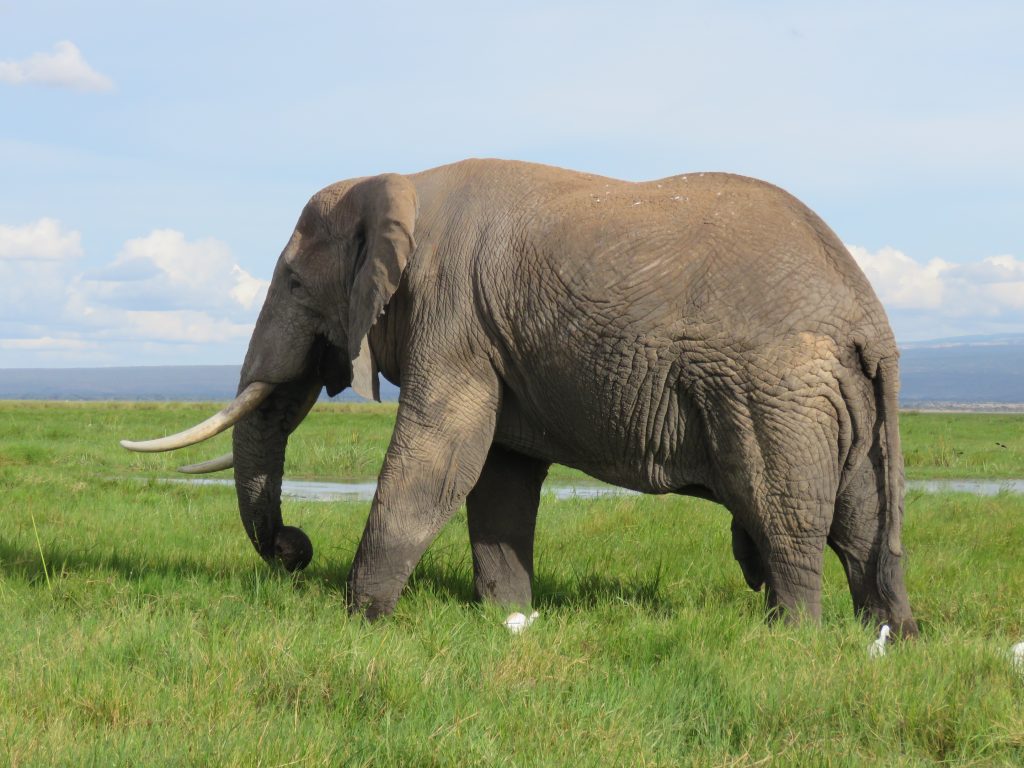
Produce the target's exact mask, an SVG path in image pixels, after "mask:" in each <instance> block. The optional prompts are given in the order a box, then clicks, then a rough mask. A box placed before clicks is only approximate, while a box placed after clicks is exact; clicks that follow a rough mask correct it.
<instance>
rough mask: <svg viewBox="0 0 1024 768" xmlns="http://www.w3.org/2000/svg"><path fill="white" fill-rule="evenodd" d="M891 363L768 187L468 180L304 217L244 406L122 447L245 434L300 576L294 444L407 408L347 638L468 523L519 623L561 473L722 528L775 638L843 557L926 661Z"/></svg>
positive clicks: (511, 176)
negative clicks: (348, 420) (689, 499)
mask: <svg viewBox="0 0 1024 768" xmlns="http://www.w3.org/2000/svg"><path fill="white" fill-rule="evenodd" d="M898 354H899V353H898V349H897V346H896V343H895V339H894V336H893V333H892V330H891V328H890V326H889V323H888V320H887V318H886V315H885V311H884V310H883V308H882V306H881V304H880V302H879V300H878V298H877V297H876V295H875V293H874V292H873V290H872V288H871V286H870V284H869V283H868V281H867V279H866V278H865V276H864V274H863V273H862V272H861V270H860V269H859V267H858V266H857V264H856V262H855V261H854V260H853V258H852V257H851V255H850V254H849V252H848V251H847V250H846V248H845V247H844V246H843V244H842V243H841V242H840V240H839V239H838V237H837V236H836V235H835V234H834V233H833V232H832V231H831V230H830V229H829V228H828V227H827V226H826V224H825V223H824V222H823V221H822V220H821V219H820V218H819V217H818V216H817V215H815V214H814V213H813V212H812V211H811V210H809V209H808V208H807V207H806V206H804V205H803V204H802V203H801V202H799V201H798V200H797V199H795V198H794V197H793V196H791V195H790V194H788V193H787V192H785V191H783V190H781V189H779V188H778V187H775V186H773V185H771V184H768V183H766V182H763V181H759V180H756V179H752V178H748V177H744V176H739V175H733V174H725V173H690V174H685V175H679V176H673V177H669V178H664V179H661V180H659V181H652V182H643V183H636V182H626V181H619V180H616V179H612V178H606V177H602V176H598V175H593V174H588V173H581V172H576V171H571V170H566V169H560V168H554V167H549V166H544V165H539V164H532V163H526V162H519V161H510V160H488V159H470V160H465V161H461V162H457V163H453V164H450V165H445V166H442V167H438V168H434V169H430V170H426V171H422V172H419V173H413V174H408V175H401V174H394V173H388V174H382V175H379V176H370V177H363V178H357V179H351V180H348V181H342V182H339V183H336V184H332V185H330V186H328V187H326V188H324V189H322V190H320V191H319V192H317V193H316V194H314V195H313V196H312V198H310V200H309V201H308V203H307V204H306V205H305V207H304V208H303V210H302V212H301V215H300V216H299V219H298V222H297V224H296V226H295V229H294V231H293V232H292V234H291V237H290V239H289V240H288V242H287V244H286V245H285V247H284V250H283V252H282V253H281V255H280V257H279V259H278V261H277V265H276V267H275V269H274V273H273V278H272V280H271V283H270V286H269V289H268V292H267V296H266V300H265V303H264V304H263V308H262V310H261V312H260V314H259V317H258V319H257V321H256V324H255V328H254V331H253V334H252V338H251V340H250V343H249V347H248V352H247V353H246V356H245V362H244V364H243V366H242V369H241V376H240V381H239V387H238V396H237V398H236V400H235V401H234V402H233V403H232V404H230V405H229V406H227V407H226V408H225V409H224V410H223V411H221V412H220V413H218V414H217V415H215V416H213V417H211V418H210V419H208V420H207V421H206V422H203V423H202V424H200V425H198V426H196V427H193V428H191V429H189V430H185V431H184V432H181V433H178V434H177V435H172V436H170V437H166V438H160V439H157V440H152V441H145V442H141V443H135V442H130V441H123V444H124V445H125V446H126V447H128V448H132V449H134V450H170V449H176V448H180V447H183V446H185V445H191V444H194V443H196V442H199V441H200V440H203V439H206V438H207V437H210V436H211V435H213V434H216V433H217V432H219V431H221V430H224V429H227V428H228V427H232V426H233V428H234V432H233V442H232V446H233V459H230V460H229V461H226V462H225V461H224V460H219V461H220V463H219V464H217V462H216V461H215V462H214V463H213V464H212V465H211V467H219V466H225V465H227V464H230V463H231V461H233V463H234V468H235V469H234V471H235V487H236V490H237V496H238V505H239V510H240V513H241V518H242V522H243V524H244V527H245V530H246V532H247V534H248V535H249V538H250V539H251V541H252V544H253V546H254V547H255V548H256V551H257V552H258V553H259V554H260V555H261V556H262V557H263V558H264V559H265V560H267V561H268V562H274V561H277V562H280V563H282V564H283V565H284V566H285V567H286V568H288V569H290V570H291V569H298V568H303V567H305V565H306V564H307V563H308V562H309V560H310V558H311V556H312V545H311V544H310V542H309V539H308V538H307V537H306V536H305V534H304V533H302V532H301V531H300V530H299V529H297V528H294V527H291V526H286V525H284V523H283V520H282V516H281V500H280V493H281V479H282V473H283V464H284V456H285V449H286V444H287V441H288V436H289V434H290V433H291V432H292V431H293V430H294V429H295V428H296V427H297V426H298V425H299V423H300V422H301V421H302V419H303V418H304V417H305V415H306V414H307V413H308V411H309V410H310V408H311V407H312V406H313V404H314V402H315V401H316V399H317V397H318V395H319V393H320V392H321V390H323V389H326V391H327V393H328V394H329V395H332V396H333V395H335V394H337V393H339V392H341V391H342V390H343V389H345V388H347V387H351V388H352V389H353V390H355V391H356V392H357V393H359V394H361V395H363V396H364V397H367V398H377V397H379V392H378V381H379V379H378V376H379V375H383V376H384V377H386V378H387V379H388V380H389V381H390V382H392V383H394V384H396V385H398V386H399V387H400V396H399V404H398V410H397V415H396V421H395V426H394V432H393V435H392V438H391V442H390V445H389V447H388V449H387V453H386V456H385V458H384V461H383V465H382V467H381V470H380V475H379V479H378V486H377V490H376V493H375V495H374V498H373V501H372V504H371V508H370V513H369V517H368V519H367V522H366V526H365V530H364V532H363V536H362V539H361V541H360V543H359V546H358V549H357V552H356V554H355V558H354V560H353V563H352V567H351V571H350V574H349V577H348V584H347V587H348V601H349V609H350V611H351V612H353V613H356V614H362V615H364V616H365V617H367V618H369V619H374V618H377V617H378V616H383V615H386V614H389V613H390V612H392V611H393V609H394V607H395V605H396V602H397V600H398V598H399V595H400V593H401V591H402V589H403V587H404V585H405V584H406V581H407V579H408V578H409V576H410V574H411V572H412V570H413V568H414V567H415V566H416V564H417V562H418V561H419V560H420V558H421V556H422V554H423V553H424V551H425V550H426V548H427V547H428V546H429V544H430V543H431V541H432V540H433V539H434V537H435V536H436V535H437V533H438V532H439V530H440V529H441V528H442V526H443V525H444V524H445V523H446V522H447V521H448V520H449V519H450V518H451V516H452V515H453V513H454V512H455V511H456V510H457V509H458V508H460V506H461V505H462V504H463V502H465V505H466V514H467V518H468V527H469V536H470V543H471V547H472V558H473V580H474V588H475V592H476V594H477V596H478V597H479V598H481V599H486V600H493V601H497V602H498V603H501V604H509V605H522V606H529V605H530V604H531V602H532V591H531V590H532V585H531V581H532V575H533V544H534V530H535V523H536V517H537V509H538V504H539V499H540V494H541V486H542V483H543V482H544V479H545V476H546V474H547V471H548V467H549V466H550V465H551V463H553V462H558V463H561V464H564V465H568V466H570V467H575V468H578V469H580V470H582V471H583V472H585V473H587V474H589V475H591V476H593V477H595V478H597V479H599V480H602V481H605V482H607V483H611V484H614V485H618V486H623V487H626V488H629V489H633V490H636V491H641V492H646V493H654V494H668V493H673V494H683V495H691V496H697V497H702V498H707V499H711V500H714V501H716V502H718V503H720V504H721V505H723V506H724V507H725V508H726V509H727V510H728V511H729V512H730V513H731V516H732V538H733V554H734V556H735V558H736V559H737V560H738V562H739V565H740V567H741V569H742V572H743V576H744V578H745V580H746V582H747V583H748V584H749V586H750V587H751V588H752V589H755V590H760V589H761V588H762V587H764V592H765V602H766V610H767V612H768V615H769V616H770V617H774V616H782V617H783V618H785V619H788V620H798V619H800V618H807V619H810V620H812V621H819V620H820V616H821V582H822V569H823V559H824V551H825V546H826V544H827V545H829V546H830V547H831V548H832V549H833V550H834V551H835V552H836V553H837V555H838V557H839V559H840V561H841V563H842V565H843V568H844V570H845V573H846V578H847V581H848V585H849V589H850V592H851V595H852V598H853V606H854V609H855V611H856V612H857V613H858V614H859V615H860V616H861V617H862V619H863V620H864V621H866V622H871V621H874V622H877V623H879V624H881V623H887V624H889V625H890V626H892V628H893V629H894V630H895V631H897V632H900V633H902V634H905V635H913V634H916V633H917V625H916V623H915V620H914V618H913V615H912V613H911V609H910V604H909V599H908V596H907V590H906V587H905V584H904V576H903V568H902V557H903V547H902V542H901V535H902V534H901V531H902V522H903V487H904V477H903V459H902V454H901V451H900V438H899V427H898V400H897V395H898V386H899V384H898V381H899V368H898ZM202 469H203V468H202V465H200V467H199V470H198V471H202Z"/></svg>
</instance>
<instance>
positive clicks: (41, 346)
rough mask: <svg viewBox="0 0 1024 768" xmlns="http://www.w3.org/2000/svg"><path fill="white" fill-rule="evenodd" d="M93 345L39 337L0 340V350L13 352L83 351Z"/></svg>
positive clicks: (93, 344) (72, 339)
mask: <svg viewBox="0 0 1024 768" xmlns="http://www.w3.org/2000/svg"><path fill="white" fill-rule="evenodd" d="M95 347H96V344H95V343H90V342H88V341H82V340H81V339H75V338H54V337H53V336H41V337H39V338H35V339H0V349H15V350H26V349H27V350H33V351H34V350H62V349H66V350H76V351H78V350H85V349H94V348H95Z"/></svg>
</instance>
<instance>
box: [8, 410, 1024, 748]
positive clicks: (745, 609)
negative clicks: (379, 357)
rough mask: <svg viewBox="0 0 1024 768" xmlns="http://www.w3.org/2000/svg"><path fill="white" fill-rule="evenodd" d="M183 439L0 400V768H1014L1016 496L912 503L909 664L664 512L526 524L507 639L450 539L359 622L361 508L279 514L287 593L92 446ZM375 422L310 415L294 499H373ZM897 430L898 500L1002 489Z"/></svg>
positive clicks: (223, 492)
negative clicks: (973, 482)
mask: <svg viewBox="0 0 1024 768" xmlns="http://www.w3.org/2000/svg"><path fill="white" fill-rule="evenodd" d="M207 412H208V409H207V408H206V407H204V406H193V405H185V406H182V405H130V406H129V405H117V404H114V405H106V404H83V405H64V404H23V403H0V488H2V491H3V494H2V499H3V502H2V503H3V510H2V513H0V519H2V520H3V523H4V525H3V526H2V527H0V616H2V620H3V625H2V629H0V638H2V642H0V764H3V765H11V766H25V765H76V766H77V765H97V766H112V765H147V766H149V765H157V766H159V765H168V766H171V765H174V766H177V765H196V766H207V765H239V766H243V765H245V766H247V765H261V766H285V765H297V766H304V765H324V766H333V765H453V766H454V765H459V766H463V765H486V766H492V765H510V766H511V765H516V766H531V765H574V766H575V765H582V766H590V765H595V766H596V765H602V766H603V765H665V766H674V765H695V766H697V765H700V766H704V765H721V766H743V765H750V766H752V765H769V764H770V765H850V766H854V765H864V764H870V763H874V764H882V765H933V764H935V763H942V764H948V765H1010V764H1024V677H1022V676H1020V675H1018V674H1017V673H1015V672H1014V670H1013V669H1012V667H1011V665H1010V663H1009V658H1008V651H1009V647H1010V645H1011V644H1013V643H1015V642H1017V641H1020V640H1024V603H1022V602H1021V598H1022V596H1024V568H1021V556H1020V552H1021V551H1022V550H1024V497H1022V496H1015V495H1011V494H1001V495H998V496H995V497H989V498H974V497H970V496H966V495H953V494H948V495H927V494H920V493H916V492H915V493H912V494H910V495H909V496H908V501H907V523H906V530H905V542H906V546H907V549H908V552H909V555H908V563H907V578H908V583H909V589H910V593H911V599H912V602H913V604H914V608H915V611H916V613H917V616H918V618H919V620H920V622H921V627H922V637H921V638H920V639H919V640H918V641H916V642H912V643H903V644H900V645H898V646H895V647H893V648H892V650H891V651H890V653H889V654H888V655H886V656H885V657H884V658H882V659H876V660H870V659H868V657H867V653H866V647H867V645H868V643H869V642H870V641H871V639H872V635H871V633H870V632H869V631H868V630H866V629H864V628H862V627H861V626H860V625H859V623H858V622H856V621H855V620H854V619H853V617H852V616H851V615H850V614H851V609H850V599H849V596H848V592H847V589H846V586H845V582H844V579H843V576H842V573H841V569H840V567H839V564H838V561H837V560H836V559H835V557H834V556H832V555H831V554H830V555H829V556H828V561H827V570H826V576H825V602H824V613H825V616H824V620H823V623H822V626H820V627H806V626H803V627H796V628H793V627H785V626H767V625H765V624H764V622H763V620H762V598H761V596H760V595H759V594H755V593H753V592H750V591H749V590H748V589H747V588H746V587H745V585H744V583H743V580H742V577H741V575H740V571H739V568H738V567H737V566H736V564H735V563H734V562H733V561H732V558H731V555H730V547H729V536H728V529H729V527H728V516H727V515H726V513H725V512H724V511H723V510H722V509H721V508H720V507H717V506H715V505H713V504H710V503H707V502H702V501H697V500H691V499H685V498H672V497H616V498H605V499H596V500H579V499H573V500H567V501H557V500H555V499H554V498H553V497H550V496H549V497H546V498H545V499H544V502H543V504H542V509H541V515H540V522H539V526H538V542H537V565H538V575H537V579H536V600H535V605H536V607H537V608H538V609H539V610H540V612H541V618H540V619H539V620H538V622H537V623H536V624H535V625H534V626H533V627H531V628H530V629H529V630H528V631H527V632H525V633H524V634H523V635H520V636H512V635H509V634H508V632H507V631H506V630H505V629H504V628H503V627H502V626H501V621H502V619H503V618H504V615H503V613H502V612H500V611H498V610H497V609H496V608H493V607H491V606H480V605H476V604H473V603H472V602H471V588H470V581H471V580H470V573H471V565H470V558H469V548H468V543H467V538H466V532H465V523H464V517H461V516H460V517H459V518H458V519H456V520H455V521H454V522H453V523H452V524H451V525H449V526H448V527H447V528H446V529H445V531H444V532H443V533H442V535H441V537H440V538H439V539H438V541H437V542H436V543H435V545H434V546H433V547H432V548H431V550H430V551H429V552H428V554H427V556H426V558H425V559H424V561H423V562H422V563H421V565H420V566H419V568H418V569H417V570H416V573H415V575H414V578H413V580H412V583H411V585H410V588H409V589H408V590H407V592H406V594H405V596H404V597H403V599H402V601H401V602H400V604H399V608H398V611H397V613H396V615H395V616H394V617H392V618H391V619H388V620H385V621H382V622H379V623H377V624H374V625H367V624H365V623H364V622H362V621H360V620H350V619H349V618H347V616H346V615H345V611H344V594H343V592H342V584H343V582H344V577H345V573H346V572H347V570H348V567H349V564H350V563H351V558H352V554H353V552H354V550H355V545H356V543H357V541H358V538H359V535H360V532H361V529H362V525H363V522H364V520H365V516H366V512H367V505H366V504H345V503H338V504H316V503H300V502H286V503H285V510H284V513H285V517H286V520H287V521H288V522H290V523H293V524H297V525H300V526H302V527H303V528H304V530H306V532H307V533H308V534H309V535H310V537H311V538H312V540H313V542H314V546H315V547H316V556H315V558H314V560H313V563H312V564H311V566H310V567H309V569H307V571H305V572H304V573H303V574H300V575H298V576H295V577H291V576H287V575H284V574H281V573H278V572H274V571H271V570H269V569H267V568H266V567H265V566H263V565H262V563H260V562H258V561H257V558H256V557H255V555H254V553H253V552H252V549H251V546H250V545H249V543H248V540H247V539H246V538H245V536H244V534H243V532H242V530H241V525H240V524H239V522H238V519H237V511H236V508H235V501H234V494H233V491H232V490H231V489H230V488H222V487H189V486H183V485H166V484H161V483H158V482H154V478H157V477H162V476H168V475H169V474H170V469H171V468H172V467H173V466H175V465H176V461H177V457H175V458H171V457H170V456H166V455H164V456H141V455H137V454H129V453H127V452H124V451H122V450H121V449H120V448H119V447H118V446H117V444H116V440H117V439H118V438H121V437H132V438H144V437H150V436H154V435H157V434H159V433H162V432H166V431H173V430H176V429H180V428H182V427H184V426H186V425H188V424H189V423H191V422H192V421H195V420H198V417H201V416H202V415H205V414H206V413H207ZM393 414H394V412H393V408H392V407H389V406H373V407H368V406H358V407H351V406H349V407H338V406H331V407H328V408H320V409H318V410H317V411H316V412H314V414H313V415H312V416H311V419H310V420H309V422H308V423H307V424H305V425H303V428H302V429H301V430H300V431H299V432H298V433H296V436H295V438H294V439H293V446H292V447H293V450H292V451H291V453H290V455H289V466H288V472H289V474H290V475H293V476H305V477H320V478H331V479H363V478H366V477H367V476H372V475H373V474H375V472H376V470H377V467H378V465H379V462H380V456H381V453H382V451H383V448H384V446H386V444H387V439H388V436H389V433H390V424H391V421H392V419H393ZM902 424H903V429H904V433H905V434H904V448H905V450H906V454H907V464H908V474H909V475H910V476H913V477H920V478H926V477H948V476H958V477H1014V476H1016V477H1021V476H1024V461H1022V456H1024V417H1012V416H999V417H995V416H992V417H989V416H977V415H957V416H946V415H936V414H906V415H904V416H903V417H902ZM995 443H1001V444H1003V445H1006V446H1007V447H1006V448H1001V447H999V446H998V445H994V444H995ZM227 448H228V442H227V441H226V439H225V438H223V437H222V438H220V439H219V443H218V445H217V446H214V447H206V448H204V449H202V450H195V451H193V452H191V453H189V454H187V455H184V456H181V457H180V458H181V461H183V462H187V461H194V460H200V459H203V458H208V457H210V456H212V455H215V454H216V453H217V452H219V451H224V450H227ZM554 475H555V477H556V478H558V477H562V478H570V477H573V476H574V475H573V474H572V473H571V472H570V471H569V470H558V471H557V472H555V473H554Z"/></svg>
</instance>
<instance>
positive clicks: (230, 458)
mask: <svg viewBox="0 0 1024 768" xmlns="http://www.w3.org/2000/svg"><path fill="white" fill-rule="evenodd" d="M233 466H235V455H234V454H233V453H225V454H224V455H223V456H218V457H217V458H215V459H210V460H209V461H201V462H199V463H198V464H187V465H185V466H184V467H178V472H182V473H184V474H186V475H205V474H208V473H210V472H220V471H221V470H222V469H231V468H232V467H233Z"/></svg>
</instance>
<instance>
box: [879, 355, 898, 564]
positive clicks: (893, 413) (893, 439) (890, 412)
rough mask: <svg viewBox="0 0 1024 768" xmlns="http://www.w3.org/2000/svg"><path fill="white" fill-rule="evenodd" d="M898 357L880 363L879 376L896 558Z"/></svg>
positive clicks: (888, 535) (889, 527)
mask: <svg viewBox="0 0 1024 768" xmlns="http://www.w3.org/2000/svg"><path fill="white" fill-rule="evenodd" d="M896 360H897V359H896V357H888V358H884V359H883V360H881V361H880V362H879V364H878V375H877V376H876V377H875V391H876V393H877V395H876V398H877V399H876V402H877V403H878V411H879V413H878V416H879V421H880V422H881V423H882V431H883V432H884V433H885V444H884V448H885V451H884V457H885V458H884V462H885V528H884V530H885V541H886V544H887V545H888V550H889V553H890V554H891V555H892V556H893V557H900V556H901V555H902V554H903V545H902V544H901V542H900V531H901V530H902V529H903V452H902V450H901V448H900V426H899V399H898V397H899V369H898V367H897V363H896Z"/></svg>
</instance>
